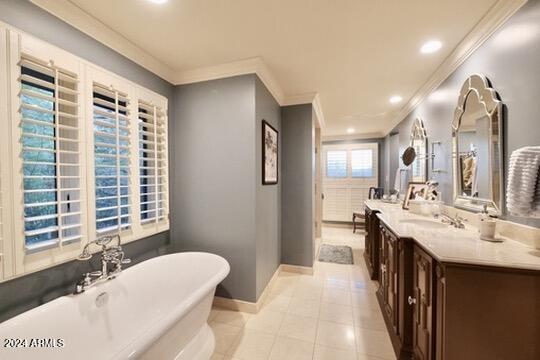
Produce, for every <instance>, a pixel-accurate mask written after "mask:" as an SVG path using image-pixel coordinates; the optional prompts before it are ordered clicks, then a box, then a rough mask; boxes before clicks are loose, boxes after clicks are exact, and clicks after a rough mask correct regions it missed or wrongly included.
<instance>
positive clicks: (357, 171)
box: [351, 149, 375, 178]
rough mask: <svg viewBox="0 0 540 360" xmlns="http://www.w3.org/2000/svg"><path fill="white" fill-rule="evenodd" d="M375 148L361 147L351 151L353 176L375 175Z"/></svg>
mask: <svg viewBox="0 0 540 360" xmlns="http://www.w3.org/2000/svg"><path fill="white" fill-rule="evenodd" d="M374 173H375V169H373V150H372V149H359V150H352V151H351V176H352V177H360V178H361V177H373V176H374Z"/></svg>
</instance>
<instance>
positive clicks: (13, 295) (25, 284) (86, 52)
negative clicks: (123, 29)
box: [0, 0, 173, 321]
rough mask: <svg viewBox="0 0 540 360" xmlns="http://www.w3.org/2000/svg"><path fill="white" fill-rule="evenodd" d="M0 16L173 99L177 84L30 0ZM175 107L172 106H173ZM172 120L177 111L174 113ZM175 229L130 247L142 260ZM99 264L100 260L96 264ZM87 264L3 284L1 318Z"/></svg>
mask: <svg viewBox="0 0 540 360" xmlns="http://www.w3.org/2000/svg"><path fill="white" fill-rule="evenodd" d="M0 21H3V22H5V23H7V24H10V25H12V26H14V27H16V28H19V29H20V30H23V31H25V32H27V33H29V34H31V35H34V36H36V37H38V38H41V39H43V40H45V41H47V42H49V43H51V44H53V45H56V46H58V47H60V48H63V49H65V50H67V51H69V52H71V53H73V54H75V55H78V56H80V57H82V58H84V59H86V60H89V61H91V62H93V63H95V64H97V65H100V66H102V67H103V68H105V69H107V70H110V71H113V72H115V73H117V74H118V75H121V76H123V77H125V78H127V79H129V80H131V81H133V82H135V83H138V84H140V85H142V86H145V87H147V88H149V89H151V90H154V91H156V92H158V93H160V94H162V95H164V96H166V97H167V98H168V99H169V103H170V104H171V101H172V92H173V86H172V85H171V84H169V83H167V82H166V81H164V80H162V79H160V78H159V77H157V76H156V75H154V74H152V73H150V72H149V71H147V70H145V69H144V68H142V67H140V66H139V65H137V64H135V63H133V62H132V61H130V60H129V59H127V58H125V57H123V56H122V55H120V54H118V53H116V52H115V51H113V50H111V49H109V48H108V47H106V46H105V45H102V44H101V43H99V42H97V41H95V40H94V39H92V38H91V37H89V36H87V35H85V34H83V33H82V32H80V31H78V30H77V29H75V28H73V27H71V26H70V25H68V24H66V23H64V22H62V21H61V20H59V19H57V18H56V17H54V16H52V15H50V14H49V13H47V12H45V11H43V10H41V9H40V8H39V7H37V6H35V5H33V4H32V3H30V2H29V1H26V0H0ZM170 107H171V106H170ZM169 116H170V118H171V119H172V116H171V115H169ZM168 245H169V232H168V231H167V232H163V233H161V234H158V235H156V236H153V237H150V238H147V239H143V240H138V241H135V242H133V243H130V244H128V245H126V246H125V247H124V249H125V251H126V253H127V255H128V256H129V257H131V258H132V259H133V260H134V261H133V263H132V264H136V263H137V262H139V261H142V260H145V259H148V258H151V257H154V256H157V255H161V254H164V253H166V252H167V251H168V250H169V246H168ZM98 268H99V266H98V264H97V263H96V260H94V269H98ZM89 269H90V267H89V264H87V263H82V262H78V261H72V262H68V263H65V264H62V265H59V266H55V267H53V268H49V269H46V270H43V271H40V272H36V273H33V274H30V275H27V276H24V277H21V278H17V279H14V280H11V281H8V282H5V283H2V284H0V294H2V295H1V296H0V321H3V320H6V319H8V318H10V317H12V316H15V315H17V314H19V313H21V312H24V311H26V310H29V309H31V308H33V307H35V306H38V305H40V304H43V303H45V302H47V301H50V300H52V299H54V298H56V297H59V296H63V295H66V294H68V293H70V292H73V290H74V284H75V283H76V282H77V281H78V280H79V278H80V276H81V274H82V273H83V272H86V271H89Z"/></svg>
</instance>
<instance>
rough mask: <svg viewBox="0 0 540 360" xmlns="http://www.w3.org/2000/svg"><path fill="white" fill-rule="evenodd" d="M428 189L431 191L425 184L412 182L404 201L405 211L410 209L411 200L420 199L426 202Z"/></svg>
mask: <svg viewBox="0 0 540 360" xmlns="http://www.w3.org/2000/svg"><path fill="white" fill-rule="evenodd" d="M428 189H429V186H428V185H427V184H425V183H419V182H410V183H409V187H408V189H407V193H406V194H405V199H403V209H405V210H408V209H409V201H410V200H419V199H424V200H425V199H426V197H427V191H428Z"/></svg>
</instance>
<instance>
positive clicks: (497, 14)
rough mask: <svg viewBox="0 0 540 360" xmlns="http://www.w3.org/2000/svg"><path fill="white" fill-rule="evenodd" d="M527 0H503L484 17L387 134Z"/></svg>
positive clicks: (396, 117) (424, 86) (389, 128)
mask: <svg viewBox="0 0 540 360" xmlns="http://www.w3.org/2000/svg"><path fill="white" fill-rule="evenodd" d="M526 2H527V0H509V1H504V0H499V1H497V3H495V4H494V5H493V6H492V7H491V8H490V9H489V11H488V12H487V13H486V14H485V15H484V17H482V19H480V21H479V22H478V23H477V24H476V25H475V27H474V28H473V29H472V30H471V31H470V32H469V34H467V36H465V38H463V40H461V42H460V43H459V44H458V45H457V46H456V48H455V49H454V51H452V53H451V54H450V55H449V56H448V57H447V58H446V59H445V60H444V61H443V63H442V64H441V65H440V66H439V67H438V68H437V70H436V71H435V72H434V73H433V74H432V75H431V76H430V78H429V79H428V81H426V82H425V83H424V85H422V87H420V89H418V91H417V92H416V93H415V94H414V95H413V97H412V98H411V99H410V100H409V101H408V102H407V104H405V105H404V106H403V107H402V108H401V109H400V110H399V111H398V112H397V113H396V115H395V116H394V117H393V119H392V121H391V123H390V126H389V127H388V129H386V131H385V132H384V134H383V136H386V135H388V134H389V133H390V132H391V131H392V130H393V129H394V128H395V127H396V126H397V125H398V124H399V123H400V122H401V121H402V120H403V119H405V117H407V115H409V114H410V113H411V112H412V111H413V110H414V109H415V108H416V107H417V106H418V105H420V104H421V103H422V102H423V101H424V99H426V98H427V97H428V96H429V95H430V94H431V93H432V92H433V91H434V90H435V89H436V88H437V87H439V85H441V84H442V83H443V81H444V80H446V79H447V78H448V77H449V76H450V75H452V73H453V72H454V71H455V70H456V69H457V68H458V67H459V66H460V65H461V64H463V62H465V60H467V59H468V58H469V57H470V56H471V55H472V54H473V53H474V52H475V51H476V50H477V49H478V48H479V47H480V46H481V45H482V44H483V43H484V42H485V41H486V40H488V39H489V38H490V37H491V35H493V33H495V31H497V30H498V29H499V28H500V27H501V26H502V25H503V24H504V23H505V22H506V21H507V20H508V19H509V18H510V17H511V16H512V15H514V14H515V12H516V11H518V10H519V9H520V8H521V7H522V6H523V5H524V4H525V3H526Z"/></svg>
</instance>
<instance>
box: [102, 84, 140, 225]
mask: <svg viewBox="0 0 540 360" xmlns="http://www.w3.org/2000/svg"><path fill="white" fill-rule="evenodd" d="M128 104H129V99H128V96H127V94H125V93H122V92H120V91H117V90H114V89H111V88H110V87H106V86H103V85H100V84H97V83H94V84H93V118H94V124H93V125H94V161H95V163H94V165H95V189H96V193H95V195H96V231H97V234H98V235H100V234H103V233H108V232H120V231H122V230H125V229H127V228H129V227H131V224H132V222H131V202H130V195H131V189H130V120H129V110H128Z"/></svg>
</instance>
